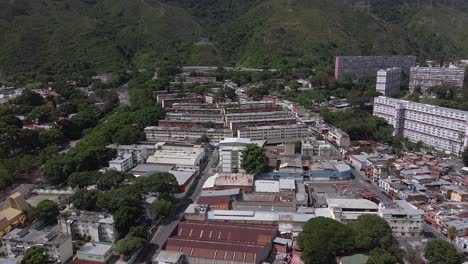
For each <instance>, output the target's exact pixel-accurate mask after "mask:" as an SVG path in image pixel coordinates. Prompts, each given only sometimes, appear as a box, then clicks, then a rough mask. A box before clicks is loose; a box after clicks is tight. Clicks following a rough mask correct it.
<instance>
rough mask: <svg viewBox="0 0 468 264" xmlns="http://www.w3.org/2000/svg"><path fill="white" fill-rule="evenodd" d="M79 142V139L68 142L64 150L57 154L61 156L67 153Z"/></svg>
mask: <svg viewBox="0 0 468 264" xmlns="http://www.w3.org/2000/svg"><path fill="white" fill-rule="evenodd" d="M80 141H81V139H78V140H72V141H70V142H69V143H68V145H67V146H66V147H65V148H64V150H62V151H60V152H59V153H60V154H62V153H66V152H68V151H69V150H70V149H72V148H74V147H76V144H78V143H79V142H80Z"/></svg>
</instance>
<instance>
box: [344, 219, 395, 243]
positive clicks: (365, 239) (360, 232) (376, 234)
mask: <svg viewBox="0 0 468 264" xmlns="http://www.w3.org/2000/svg"><path fill="white" fill-rule="evenodd" d="M349 225H350V226H351V227H352V228H354V230H355V231H356V234H357V235H356V245H357V247H359V248H362V249H365V250H370V249H373V248H384V249H386V248H388V247H390V246H391V245H392V229H391V228H390V226H389V225H388V223H387V221H385V220H384V219H383V218H381V217H379V216H378V215H373V214H364V215H361V216H359V218H358V219H357V220H356V221H353V222H351V223H350V224H349Z"/></svg>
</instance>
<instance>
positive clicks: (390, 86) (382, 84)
mask: <svg viewBox="0 0 468 264" xmlns="http://www.w3.org/2000/svg"><path fill="white" fill-rule="evenodd" d="M400 76H401V69H400V68H398V67H393V68H388V69H385V70H379V71H378V72H377V85H376V89H377V92H379V93H381V94H382V95H385V96H394V95H397V94H398V93H399V92H400Z"/></svg>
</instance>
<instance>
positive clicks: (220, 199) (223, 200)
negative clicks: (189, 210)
mask: <svg viewBox="0 0 468 264" xmlns="http://www.w3.org/2000/svg"><path fill="white" fill-rule="evenodd" d="M230 201H231V196H230V195H223V196H201V197H200V198H199V199H198V204H207V205H213V204H229V202H230Z"/></svg>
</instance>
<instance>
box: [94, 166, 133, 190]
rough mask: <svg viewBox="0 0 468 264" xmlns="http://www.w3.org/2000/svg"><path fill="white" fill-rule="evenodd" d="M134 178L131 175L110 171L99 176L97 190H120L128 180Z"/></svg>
mask: <svg viewBox="0 0 468 264" xmlns="http://www.w3.org/2000/svg"><path fill="white" fill-rule="evenodd" d="M133 177H134V176H133V175H132V174H130V173H126V172H120V171H115V170H109V171H106V172H105V173H103V174H102V175H100V176H99V179H98V181H97V188H98V189H99V190H101V191H107V190H111V189H116V188H120V187H121V186H122V185H123V184H124V182H125V181H126V180H129V179H131V178H133Z"/></svg>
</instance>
